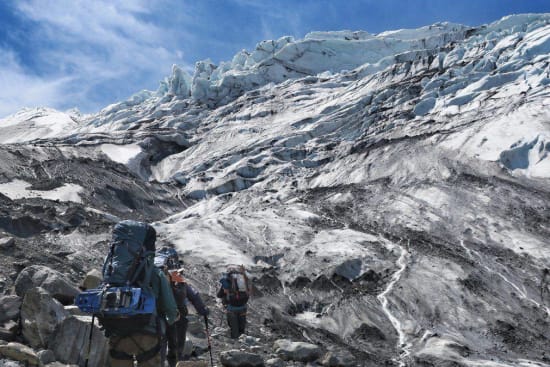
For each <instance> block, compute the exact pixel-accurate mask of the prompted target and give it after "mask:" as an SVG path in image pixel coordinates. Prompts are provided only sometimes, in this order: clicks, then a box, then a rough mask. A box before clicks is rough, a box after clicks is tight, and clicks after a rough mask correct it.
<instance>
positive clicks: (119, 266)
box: [103, 220, 155, 288]
mask: <svg viewBox="0 0 550 367" xmlns="http://www.w3.org/2000/svg"><path fill="white" fill-rule="evenodd" d="M151 229H152V227H151V226H150V225H149V224H147V223H142V222H136V221H133V220H125V221H122V222H119V223H118V224H117V225H116V226H115V228H114V230H113V238H112V240H111V249H110V251H109V254H108V255H107V257H106V258H105V262H104V264H103V283H104V284H109V285H110V286H126V285H130V286H140V287H142V288H149V287H150V281H151V274H152V271H153V269H154V264H153V263H152V262H151V261H150V260H149V258H150V255H154V254H155V251H154V249H152V251H151V250H147V249H146V248H145V246H144V245H145V239H146V236H147V232H148V231H151ZM153 231H154V230H153Z"/></svg>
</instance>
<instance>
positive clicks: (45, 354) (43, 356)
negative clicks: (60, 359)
mask: <svg viewBox="0 0 550 367" xmlns="http://www.w3.org/2000/svg"><path fill="white" fill-rule="evenodd" d="M36 355H37V356H38V360H39V361H40V363H42V364H48V363H53V362H55V354H53V352H52V351H51V350H49V349H44V350H41V351H39V352H38V353H36Z"/></svg>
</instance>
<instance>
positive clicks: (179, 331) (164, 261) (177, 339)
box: [155, 247, 209, 367]
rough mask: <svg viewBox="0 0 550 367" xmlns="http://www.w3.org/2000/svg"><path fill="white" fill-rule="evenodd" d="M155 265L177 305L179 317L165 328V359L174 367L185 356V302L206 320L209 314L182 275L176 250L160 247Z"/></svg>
mask: <svg viewBox="0 0 550 367" xmlns="http://www.w3.org/2000/svg"><path fill="white" fill-rule="evenodd" d="M155 265H156V266H157V267H159V268H161V269H162V270H163V271H164V272H165V274H166V275H167V276H168V279H169V280H170V285H171V286H172V292H173V294H174V298H175V300H176V304H177V306H178V311H179V313H180V319H179V320H178V321H176V322H175V323H174V324H173V325H170V326H169V327H168V330H167V343H166V344H167V345H166V346H164V347H163V348H166V347H167V353H166V356H167V361H168V365H169V366H170V367H175V366H176V363H177V362H178V361H183V360H185V359H186V357H187V356H184V354H183V350H184V347H185V340H186V334H187V325H188V321H187V317H186V316H187V315H188V313H189V310H188V309H187V302H188V301H189V302H191V304H192V305H193V307H194V308H195V310H196V311H197V313H198V314H199V315H201V316H203V317H204V318H205V320H207V318H206V317H207V316H208V314H209V310H208V308H207V307H206V306H205V304H204V302H203V300H202V298H201V297H200V295H199V292H198V291H197V290H196V289H195V288H193V287H192V286H191V285H190V284H189V283H188V282H186V281H185V279H184V277H183V269H182V268H179V265H180V261H179V257H178V254H177V252H176V251H175V250H174V249H172V248H167V247H165V248H162V249H160V250H159V251H158V252H157V255H156V256H155Z"/></svg>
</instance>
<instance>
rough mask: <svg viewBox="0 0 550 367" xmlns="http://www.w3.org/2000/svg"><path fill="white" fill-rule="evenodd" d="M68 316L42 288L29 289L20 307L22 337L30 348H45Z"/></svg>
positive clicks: (61, 306) (59, 304)
mask: <svg viewBox="0 0 550 367" xmlns="http://www.w3.org/2000/svg"><path fill="white" fill-rule="evenodd" d="M68 316H69V313H68V312H67V311H65V309H64V308H63V305H61V303H59V301H57V300H55V299H54V298H53V297H52V296H51V295H50V294H49V293H48V292H47V291H46V290H45V289H44V288H41V287H36V288H31V289H30V290H28V291H27V292H26V293H25V298H24V299H23V305H22V306H21V325H22V333H23V337H24V338H25V340H26V341H27V342H28V343H29V344H30V346H31V347H33V348H45V347H46V346H47V345H48V344H49V341H50V337H51V335H52V334H53V332H54V330H55V329H56V327H57V326H58V325H59V324H60V323H61V322H62V321H63V320H64V319H65V318H66V317H68Z"/></svg>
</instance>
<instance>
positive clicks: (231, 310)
mask: <svg viewBox="0 0 550 367" xmlns="http://www.w3.org/2000/svg"><path fill="white" fill-rule="evenodd" d="M220 283H221V287H220V290H219V291H218V294H217V297H218V298H221V299H222V303H223V305H224V307H225V310H226V314H227V324H228V325H229V328H230V331H231V338H233V339H236V338H238V337H239V336H240V335H241V334H244V332H245V329H246V312H247V305H246V304H247V302H248V299H249V298H250V290H251V288H250V284H249V281H248V276H247V275H246V270H245V269H244V266H243V265H241V266H239V267H236V266H230V267H228V269H227V272H226V273H224V274H223V275H222V278H221V279H220Z"/></svg>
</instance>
